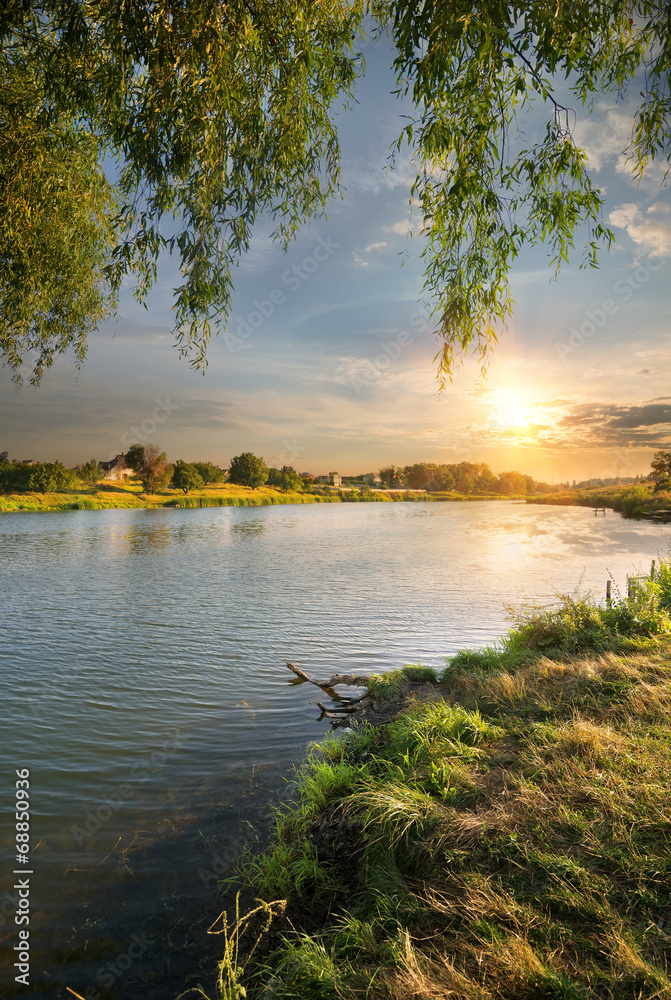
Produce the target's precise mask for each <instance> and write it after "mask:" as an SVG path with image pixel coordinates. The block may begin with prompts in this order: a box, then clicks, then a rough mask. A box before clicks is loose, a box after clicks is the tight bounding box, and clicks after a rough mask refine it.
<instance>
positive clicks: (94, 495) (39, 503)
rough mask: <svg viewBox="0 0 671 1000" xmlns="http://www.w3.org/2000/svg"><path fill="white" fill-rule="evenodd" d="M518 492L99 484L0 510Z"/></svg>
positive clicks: (14, 498) (18, 499) (6, 499)
mask: <svg viewBox="0 0 671 1000" xmlns="http://www.w3.org/2000/svg"><path fill="white" fill-rule="evenodd" d="M523 499H524V497H522V496H509V495H506V496H501V495H499V494H486V495H485V494H482V495H479V496H468V495H465V494H460V493H424V492H422V491H421V490H417V491H410V490H406V491H403V490H371V491H369V492H360V491H358V490H356V489H347V488H345V489H338V490H335V489H325V490H321V491H319V492H317V491H315V492H312V493H298V492H292V491H288V492H284V491H282V490H280V489H275V488H274V487H272V486H260V487H259V488H258V489H249V488H248V487H246V486H237V485H232V484H231V485H229V484H224V485H216V486H207V487H205V488H204V489H202V490H199V491H198V492H196V493H191V494H187V495H185V494H184V493H183V492H182V491H181V490H175V489H168V490H162V491H161V492H160V493H156V494H149V493H143V492H142V487H141V486H139V485H130V484H123V485H122V484H109V485H108V484H104V485H101V484H99V485H98V486H96V487H91V488H90V489H80V490H66V491H64V492H62V493H31V492H26V493H11V494H4V495H2V494H0V513H3V512H5V513H6V512H10V511H18V510H27V511H58V510H114V509H129V508H140V509H141V508H157V507H180V508H181V507H265V506H271V505H274V504H305V503H393V502H404V503H412V502H416V501H429V502H463V501H466V500H479V501H482V500H523Z"/></svg>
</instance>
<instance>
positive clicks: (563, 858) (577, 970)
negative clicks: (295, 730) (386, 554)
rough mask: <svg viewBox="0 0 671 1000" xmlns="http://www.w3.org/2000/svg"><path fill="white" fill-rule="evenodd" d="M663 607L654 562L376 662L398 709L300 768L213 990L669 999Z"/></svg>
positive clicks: (339, 999) (314, 999) (670, 799)
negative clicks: (387, 668) (500, 621)
mask: <svg viewBox="0 0 671 1000" xmlns="http://www.w3.org/2000/svg"><path fill="white" fill-rule="evenodd" d="M670 608H671V567H669V565H668V564H667V563H662V574H661V578H660V577H658V578H657V579H656V580H655V581H648V582H647V583H646V582H644V583H642V584H641V586H640V588H639V589H638V590H637V592H636V593H635V594H634V597H633V599H632V600H631V601H619V602H613V604H611V605H610V606H609V607H606V606H602V607H599V606H597V605H595V604H592V603H591V602H590V601H589V600H576V599H573V598H565V599H564V600H563V601H562V602H561V604H560V605H559V606H558V607H556V608H554V609H553V610H551V609H547V608H546V609H526V610H524V611H523V612H520V615H519V616H518V619H517V620H516V622H515V625H514V627H513V629H512V631H511V632H510V633H509V635H508V636H507V637H506V639H505V640H504V641H503V642H502V643H501V644H500V645H499V646H497V647H495V648H490V649H485V650H483V651H481V652H479V653H474V652H469V653H462V654H459V655H457V656H456V657H454V658H452V659H451V660H450V661H448V664H447V666H446V668H445V669H444V670H443V671H442V672H441V673H440V674H439V675H436V674H435V673H434V672H432V671H431V670H429V669H428V668H425V667H412V668H406V670H405V671H399V672H397V673H395V674H391V675H385V676H384V677H378V678H376V679H374V681H373V684H372V687H373V688H374V689H375V690H376V693H377V695H378V697H380V698H386V699H392V700H393V699H396V703H397V704H398V705H400V706H402V707H401V709H400V710H399V712H398V713H397V715H396V718H395V719H394V720H393V721H392V722H391V723H390V724H388V725H385V726H371V725H368V724H363V725H360V726H358V727H355V728H354V729H353V730H352V731H351V732H349V734H347V735H344V736H343V737H342V738H337V739H336V738H331V739H327V740H326V742H325V743H324V744H322V745H320V746H318V747H315V748H313V750H312V752H311V754H310V756H309V759H308V761H307V763H305V764H304V765H303V766H302V767H301V768H300V769H299V770H298V772H297V776H296V795H295V799H294V803H293V805H292V806H291V807H290V808H285V809H283V810H282V811H279V812H278V813H277V816H276V826H275V831H274V834H273V837H272V840H271V843H270V845H269V846H268V848H267V849H266V850H265V852H264V853H262V854H260V855H258V854H257V855H255V856H252V855H250V856H248V857H247V858H246V860H245V862H244V869H243V871H244V875H243V878H244V881H245V883H246V884H247V885H250V884H251V886H252V890H253V892H254V893H255V894H256V895H257V896H258V898H259V900H260V908H259V909H258V910H257V913H256V915H255V918H254V919H249V920H243V921H242V923H241V924H240V925H239V926H238V927H237V929H236V928H233V929H231V928H230V927H229V928H228V930H227V933H226V934H225V935H224V940H225V954H224V960H223V961H222V964H221V967H220V969H219V973H218V979H217V982H216V983H215V984H214V986H213V988H212V989H211V990H210V991H209V994H208V995H209V996H210V997H212V998H214V997H215V996H216V997H217V998H218V1000H233V998H239V997H243V996H247V997H248V998H252V997H254V998H259V1000H261V998H263V1000H273V998H275V1000H280V998H283V1000H355V998H364V997H366V998H369V1000H407V998H426V1000H428V998H432V1000H433V998H436V1000H437V998H443V997H454V998H468V1000H494V998H511V1000H512V998H515V1000H517V998H521V1000H525V998H527V1000H540V998H547V1000H560V998H564V1000H588V998H603V1000H619V998H631V1000H634V998H636V1000H639V998H648V1000H652V998H669V997H671V978H670V976H669V961H670V960H671V852H670V850H669V847H670V838H671V795H670V792H669V789H670V787H671V639H670V638H669V635H670V630H671V618H670V617H669V609H670ZM261 918H263V920H264V921H265V923H263V921H262V920H261ZM266 927H270V932H269V933H270V935H271V939H270V947H271V950H270V952H269V953H268V952H266V954H265V956H264V957H263V958H259V957H258V956H259V951H257V952H256V955H255V957H253V958H252V960H251V961H248V962H246V959H245V955H248V954H249V951H250V946H251V944H252V943H253V941H255V940H257V939H258V940H261V939H263V938H264V937H265V938H266V939H267V935H264V934H262V932H263V931H264V928H266ZM273 927H275V928H276V930H275V932H274V933H275V936H274V937H272V935H273ZM245 965H246V969H245ZM243 990H244V991H246V992H243ZM189 992H191V991H189ZM201 995H202V994H201Z"/></svg>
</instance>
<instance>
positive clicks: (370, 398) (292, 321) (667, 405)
mask: <svg viewBox="0 0 671 1000" xmlns="http://www.w3.org/2000/svg"><path fill="white" fill-rule="evenodd" d="M365 55H366V74H365V76H364V78H363V79H362V80H361V81H360V82H359V85H358V87H357V102H358V103H357V104H356V105H355V106H354V108H353V110H352V111H351V112H347V111H342V112H339V114H338V119H337V120H338V126H339V131H340V137H341V144H342V154H343V181H344V186H345V191H344V195H343V198H342V199H340V200H336V201H334V202H333V204H332V205H331V206H330V208H329V210H328V214H327V218H325V219H321V220H319V221H318V222H315V223H314V224H313V225H311V226H306V227H305V228H304V229H303V230H302V231H301V233H300V234H299V236H298V238H297V239H296V241H295V242H294V243H292V245H291V246H290V248H289V250H288V252H287V253H286V254H285V253H283V252H282V250H281V249H280V247H279V246H278V245H277V244H276V243H274V242H273V241H272V240H271V239H270V238H269V234H270V231H271V227H270V226H269V225H267V224H264V222H263V221H262V222H261V224H260V225H259V226H258V227H257V231H256V234H255V236H254V238H253V241H252V246H251V248H250V251H249V253H248V254H247V255H246V256H245V258H244V259H243V260H242V262H241V264H240V266H239V267H238V268H237V269H235V270H234V273H233V278H234V284H235V296H234V303H233V318H232V320H231V322H230V323H229V326H228V335H227V336H226V337H224V338H221V337H220V338H219V339H218V340H215V341H213V343H212V344H211V346H210V348H209V350H208V362H209V363H208V366H207V368H206V370H205V371H204V373H201V372H198V371H195V370H194V369H193V368H191V367H190V366H189V364H188V361H185V360H183V359H180V358H179V356H178V352H177V350H176V348H175V347H174V338H173V336H172V335H171V333H170V328H171V315H170V308H171V305H172V300H171V295H172V292H171V289H172V286H173V285H175V284H176V283H177V278H178V271H177V268H176V267H175V264H174V261H171V260H170V259H166V260H163V261H162V266H161V269H160V271H159V277H158V282H157V285H156V288H155V289H154V291H153V292H152V295H151V297H150V300H149V308H148V309H147V310H145V309H143V308H141V307H139V306H138V305H137V304H136V303H135V302H134V300H133V297H132V294H131V289H130V288H126V289H124V291H123V292H122V296H121V300H120V305H119V313H118V316H117V317H116V318H115V319H110V320H108V321H106V322H105V323H104V324H102V325H101V327H100V330H99V331H97V332H96V333H95V334H93V335H92V336H91V337H90V342H89V351H88V357H87V360H86V362H85V365H84V367H83V369H82V370H81V371H80V372H79V373H78V372H77V371H76V370H75V368H74V364H73V361H72V359H71V358H70V357H68V356H66V357H63V358H61V359H59V360H58V361H57V362H56V363H55V365H54V366H53V368H52V369H50V370H49V371H47V373H46V374H45V376H44V379H43V382H42V384H41V386H40V387H39V388H38V389H37V390H35V389H32V388H31V387H25V388H22V389H20V390H18V391H17V390H15V389H14V387H13V386H12V382H11V378H10V375H9V373H8V371H7V370H6V369H2V370H0V431H1V434H0V451H1V450H5V449H6V450H7V451H8V452H9V455H10V458H14V459H27V458H33V459H36V460H42V461H54V460H56V459H58V460H60V461H62V462H64V463H65V464H66V465H69V466H71V465H75V464H78V463H82V462H85V461H87V460H88V459H90V458H91V457H95V458H97V459H98V460H104V459H108V458H109V457H111V456H113V455H115V454H117V453H119V452H123V451H125V450H126V449H127V448H128V446H129V445H130V444H132V443H134V442H140V443H149V442H154V443H157V444H159V445H160V447H161V448H162V449H163V450H165V451H166V452H167V456H168V458H169V459H170V460H171V461H174V460H176V459H179V458H181V459H184V460H186V461H197V460H208V461H213V462H215V463H217V464H219V465H222V466H224V467H227V466H228V464H229V462H230V459H231V458H232V457H233V456H234V455H237V454H239V453H240V452H243V451H252V452H254V453H255V454H257V455H261V456H263V458H264V459H265V461H266V463H267V464H268V465H269V466H277V467H279V466H281V465H291V466H293V467H295V468H296V469H297V471H299V472H304V471H307V472H311V473H313V474H314V475H319V474H321V473H325V472H332V471H338V472H340V473H341V474H342V475H353V474H357V473H362V472H369V471H377V470H379V469H380V468H381V467H383V466H386V465H389V464H396V465H408V464H412V463H414V462H438V463H441V462H446V463H456V462H460V461H471V462H488V463H489V465H490V466H491V467H492V469H493V470H494V471H495V472H501V471H504V470H510V469H518V470H519V471H521V472H523V473H527V474H530V475H532V476H533V477H534V478H535V479H538V480H546V481H550V482H556V481H563V480H567V479H577V480H580V479H585V478H592V477H613V476H634V475H637V474H639V473H645V472H647V471H649V467H650V459H651V457H652V455H653V453H654V452H655V451H657V450H659V449H660V448H661V449H669V448H671V386H670V385H669V374H670V372H671V343H670V342H669V337H668V332H669V326H670V319H671V298H670V297H669V294H668V284H669V277H670V275H669V262H670V260H671V199H670V198H669V192H668V188H666V187H661V186H660V181H661V180H662V171H661V170H660V169H657V167H656V165H653V166H654V169H653V170H652V171H651V172H650V174H649V176H647V177H646V179H645V180H644V181H643V182H642V183H640V184H637V182H636V181H635V180H634V179H633V178H632V176H631V172H630V170H629V168H628V166H627V165H626V162H625V161H624V157H623V156H622V155H621V150H622V148H623V147H624V145H625V144H626V140H627V137H628V135H629V133H630V130H631V115H632V105H631V103H630V102H629V101H628V99H626V100H625V101H624V102H618V101H617V100H616V99H615V97H610V96H606V97H604V98H603V99H601V100H600V101H599V103H598V104H597V106H596V108H595V110H594V111H593V113H592V114H591V115H588V113H587V112H586V111H585V110H584V109H582V108H581V107H580V106H579V105H578V106H576V120H575V121H576V123H575V133H574V134H575V136H576V139H577V140H578V141H579V142H580V143H582V144H583V145H584V146H585V148H586V150H587V153H588V157H589V165H590V167H591V169H592V171H593V176H594V178H595V180H596V181H597V183H598V185H599V187H601V188H602V189H603V190H604V192H605V197H606V203H605V210H604V217H605V220H606V221H607V222H609V224H610V225H611V227H612V228H613V230H614V232H615V234H616V237H617V242H616V245H615V246H614V247H613V248H612V249H611V250H610V252H607V251H604V252H603V253H602V254H601V257H600V268H599V269H598V270H594V269H592V268H585V269H580V268H579V266H578V265H579V263H580V257H581V254H580V249H579V246H578V247H577V249H576V254H575V259H574V260H573V261H571V263H570V265H568V266H565V267H564V268H563V270H562V272H561V274H560V276H559V279H558V280H557V281H553V280H551V279H552V272H551V270H550V268H549V253H548V251H547V248H545V247H542V246H541V247H536V248H534V249H527V250H525V251H524V252H523V253H522V254H521V255H520V256H519V258H518V259H517V261H516V263H515V266H514V268H513V271H512V275H511V285H512V291H513V296H514V299H515V309H514V315H513V317H512V320H511V321H510V322H509V326H508V331H507V333H506V334H505V335H504V336H503V337H502V339H501V340H500V342H499V345H498V346H497V348H496V350H495V353H494V355H493V357H492V359H491V364H490V367H489V371H488V375H487V379H486V381H484V382H482V381H481V379H480V378H479V370H480V369H479V364H478V363H477V361H476V360H475V359H473V360H471V361H468V362H467V363H466V364H465V365H464V366H463V367H462V368H460V369H459V370H458V371H457V374H456V376H455V378H454V381H453V383H452V384H451V385H450V384H448V386H447V388H446V390H445V391H444V393H442V394H441V393H440V391H439V387H438V383H437V381H436V366H435V363H434V356H435V354H436V351H437V349H438V344H437V341H436V340H435V338H434V337H433V336H432V333H431V331H432V329H433V325H432V323H431V318H430V309H429V308H428V307H427V305H426V304H425V303H423V301H422V284H423V277H422V274H423V267H424V265H423V262H422V260H421V259H420V253H421V250H422V248H423V245H424V244H423V238H422V237H421V236H420V235H419V230H420V229H421V220H420V219H419V218H418V217H417V215H416V214H415V215H414V216H413V215H411V211H410V206H409V197H410V186H411V183H412V180H413V178H414V174H413V171H412V168H411V165H410V163H409V159H408V158H407V157H404V156H401V157H400V158H399V161H398V163H397V168H396V169H395V170H394V171H392V172H390V171H389V170H388V169H387V162H388V156H389V151H390V145H391V143H392V142H393V141H394V140H395V138H396V137H397V135H398V133H399V132H400V130H401V128H402V126H403V123H404V119H403V118H402V117H401V116H402V115H403V114H404V113H406V112H407V111H408V107H407V106H404V105H403V103H402V102H401V101H399V100H398V99H397V98H395V97H393V96H392V94H391V91H392V90H393V89H394V86H395V82H394V77H393V75H392V72H391V69H390V65H391V53H390V50H389V48H388V43H386V42H385V41H381V42H378V43H376V44H370V45H369V46H368V48H367V50H366V52H365ZM574 106H575V105H574ZM544 113H545V112H543V114H544Z"/></svg>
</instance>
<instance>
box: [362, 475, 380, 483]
mask: <svg viewBox="0 0 671 1000" xmlns="http://www.w3.org/2000/svg"><path fill="white" fill-rule="evenodd" d="M362 478H363V481H364V483H368V485H369V486H382V480H381V479H380V477H379V476H376V475H375V473H374V472H367V473H366V474H365V476H363V477H362Z"/></svg>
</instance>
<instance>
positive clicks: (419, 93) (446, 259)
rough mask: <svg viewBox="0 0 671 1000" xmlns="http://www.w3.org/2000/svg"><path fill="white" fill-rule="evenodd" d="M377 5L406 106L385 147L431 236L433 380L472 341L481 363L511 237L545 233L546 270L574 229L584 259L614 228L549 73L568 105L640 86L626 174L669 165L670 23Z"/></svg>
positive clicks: (515, 8) (537, 7) (496, 315)
mask: <svg viewBox="0 0 671 1000" xmlns="http://www.w3.org/2000/svg"><path fill="white" fill-rule="evenodd" d="M378 12H379V15H380V17H381V18H382V20H383V21H384V22H385V24H386V26H387V28H388V31H389V33H390V34H391V36H392V38H393V41H394V46H395V49H396V53H397V54H396V58H395V61H394V66H395V69H396V71H397V74H398V82H399V91H400V92H401V93H403V94H406V95H411V96H412V98H413V99H414V102H415V105H416V107H417V113H416V116H415V117H414V119H413V120H411V121H410V123H409V124H408V125H407V126H406V127H405V128H404V130H403V132H402V134H401V136H400V137H399V140H398V143H397V149H400V148H401V146H402V145H403V143H404V142H407V143H408V144H409V145H410V146H411V147H412V149H413V150H414V153H415V159H416V162H417V164H418V167H419V170H418V174H417V178H416V181H415V183H414V185H413V187H412V192H411V196H412V198H414V199H416V200H417V201H418V202H419V212H420V214H421V217H422V220H423V225H424V232H425V234H426V237H427V246H426V249H425V251H424V253H425V257H426V259H427V268H426V272H425V293H426V294H427V297H428V299H429V300H430V301H431V303H432V305H433V307H434V309H435V313H436V315H437V317H438V321H439V323H438V330H437V332H438V334H439V335H440V337H441V339H442V341H443V347H442V350H441V352H440V354H439V355H438V356H439V357H440V368H439V372H440V374H441V376H442V377H443V379H444V378H445V377H446V376H450V375H451V373H452V372H453V370H454V366H455V362H456V361H457V359H458V358H459V357H460V355H462V354H463V352H464V351H466V350H468V349H469V347H471V346H473V345H477V348H478V349H479V352H480V356H481V358H482V359H483V360H484V359H485V357H486V355H487V352H488V350H489V349H490V347H491V345H492V344H493V343H494V342H495V341H496V339H497V337H498V335H499V333H500V331H501V329H502V327H503V325H504V324H505V320H506V317H507V316H508V315H509V314H510V313H511V311H512V298H511V294H510V286H509V282H508V273H509V270H510V267H511V265H512V263H513V261H514V260H515V257H516V256H517V254H518V253H519V251H520V249H521V247H522V245H523V244H530V245H534V244H537V243H540V242H544V243H546V244H547V245H548V247H549V250H550V254H551V260H552V264H553V266H554V267H555V270H558V269H559V267H560V265H561V263H562V261H565V260H567V259H568V255H569V251H570V250H571V249H572V248H573V245H574V239H575V236H576V233H577V231H578V229H579V227H581V226H582V227H584V229H585V242H584V254H583V259H584V262H585V263H588V264H591V265H593V266H595V265H596V263H597V249H598V245H599V244H600V243H601V244H606V245H609V244H610V242H611V240H612V238H613V237H612V233H611V232H610V231H609V230H608V229H607V228H606V227H605V226H604V225H603V223H602V221H601V207H602V203H603V194H602V192H601V191H600V190H599V189H598V188H597V187H596V186H595V185H594V183H593V181H592V178H591V177H590V175H589V173H588V171H587V166H586V159H587V157H586V154H585V151H584V150H583V149H582V148H581V147H580V146H579V145H578V144H577V142H576V140H575V136H574V134H573V130H572V124H573V123H574V122H575V120H576V118H575V113H574V111H573V110H572V109H571V108H570V107H568V106H566V105H565V104H564V103H563V99H562V98H561V97H559V96H558V83H559V81H560V80H561V81H565V82H566V84H565V86H566V87H568V88H570V98H569V99H570V100H575V101H576V102H578V103H580V104H583V105H585V104H586V105H588V106H589V105H591V104H593V102H594V100H595V98H596V97H597V96H598V95H599V94H602V93H604V92H609V91H610V92H616V93H617V94H618V95H619V96H620V97H623V96H624V94H625V93H626V92H627V91H628V90H631V89H634V88H635V89H636V90H638V89H639V87H640V88H642V89H641V93H640V97H641V98H642V100H641V101H640V103H639V105H638V109H637V111H636V113H635V116H634V128H633V132H632V138H631V142H630V144H629V147H628V153H629V155H630V157H631V165H632V169H633V170H634V171H638V172H639V173H640V172H641V171H642V170H643V169H644V168H645V166H646V165H647V163H648V162H649V161H650V160H653V159H655V158H656V157H661V158H662V159H664V160H666V161H668V158H669V152H670V151H671V115H670V114H669V112H670V111H671V103H670V101H671V98H670V96H669V71H670V69H671V47H670V45H669V40H670V35H671V21H670V20H669V15H668V7H667V6H666V5H664V4H658V3H653V2H629V0H615V2H613V3H607V4H606V3H590V2H589V0H574V2H569V3H561V4H557V3H556V2H549V0H541V2H539V3H534V4H525V5H522V4H508V3H501V2H499V0H488V2H486V3H483V4H479V5H478V6H477V7H473V5H472V4H470V3H469V4H466V3H464V2H462V0H457V2H456V3H449V4H446V3H441V2H438V0H431V2H427V3H423V4H414V3H411V2H408V0H388V2H384V3H381V4H380V5H379V7H378ZM637 74H638V76H637ZM564 92H565V91H564ZM538 101H540V102H542V103H543V104H544V105H545V107H546V108H547V111H548V114H547V118H546V124H545V127H544V129H542V130H541V132H540V133H539V134H537V135H533V136H529V139H530V140H531V141H529V139H525V138H524V135H523V134H522V132H521V128H522V126H523V125H524V124H525V120H524V118H523V115H524V113H525V112H526V111H528V109H529V108H530V106H531V104H532V102H538ZM527 124H529V123H527ZM438 356H437V357H438Z"/></svg>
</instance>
